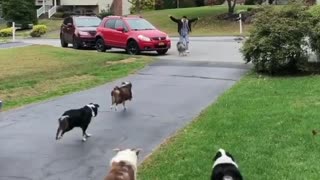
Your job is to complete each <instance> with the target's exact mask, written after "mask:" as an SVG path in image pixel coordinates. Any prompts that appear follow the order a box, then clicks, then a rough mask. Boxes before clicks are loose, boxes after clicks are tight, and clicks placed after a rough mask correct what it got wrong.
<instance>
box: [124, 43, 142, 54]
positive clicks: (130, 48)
mask: <svg viewBox="0 0 320 180" xmlns="http://www.w3.org/2000/svg"><path fill="white" fill-rule="evenodd" d="M126 50H127V53H128V54H130V55H136V54H139V53H140V49H139V45H138V44H137V42H136V41H134V40H131V41H129V43H128V44H127V49H126Z"/></svg>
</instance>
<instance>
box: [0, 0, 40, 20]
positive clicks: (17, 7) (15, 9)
mask: <svg viewBox="0 0 320 180" xmlns="http://www.w3.org/2000/svg"><path fill="white" fill-rule="evenodd" d="M2 13H3V17H4V19H5V20H7V21H14V22H16V23H21V24H28V23H34V24H37V14H36V6H35V1H34V0H2Z"/></svg>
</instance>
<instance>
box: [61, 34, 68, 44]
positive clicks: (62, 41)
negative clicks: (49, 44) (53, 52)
mask: <svg viewBox="0 0 320 180" xmlns="http://www.w3.org/2000/svg"><path fill="white" fill-rule="evenodd" d="M60 43H61V47H68V43H66V42H65V41H64V39H63V37H62V35H61V34H60Z"/></svg>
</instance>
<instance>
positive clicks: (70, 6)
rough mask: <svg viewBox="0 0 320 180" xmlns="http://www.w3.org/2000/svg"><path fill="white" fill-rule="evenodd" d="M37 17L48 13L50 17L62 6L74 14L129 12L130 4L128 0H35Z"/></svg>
mask: <svg viewBox="0 0 320 180" xmlns="http://www.w3.org/2000/svg"><path fill="white" fill-rule="evenodd" d="M35 1H36V6H37V7H38V10H37V17H40V16H41V15H42V14H45V13H48V17H49V18H50V17H51V16H52V15H53V14H55V13H56V12H57V7H63V9H66V10H67V11H69V12H73V13H76V14H83V15H85V14H91V13H94V14H98V13H100V12H101V11H103V10H105V11H109V10H110V11H111V12H112V13H114V14H115V15H128V14H130V7H131V4H130V3H129V2H128V0H35Z"/></svg>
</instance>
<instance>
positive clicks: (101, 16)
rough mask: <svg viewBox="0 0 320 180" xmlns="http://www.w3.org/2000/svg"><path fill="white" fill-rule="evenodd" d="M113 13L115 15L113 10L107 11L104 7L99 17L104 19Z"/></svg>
mask: <svg viewBox="0 0 320 180" xmlns="http://www.w3.org/2000/svg"><path fill="white" fill-rule="evenodd" d="M111 15H113V14H112V12H111V11H106V10H104V9H103V10H102V11H101V12H100V13H99V15H98V17H99V18H100V19H103V18H104V17H107V16H111Z"/></svg>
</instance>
